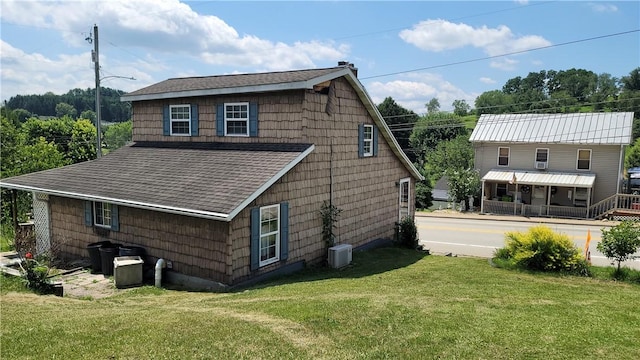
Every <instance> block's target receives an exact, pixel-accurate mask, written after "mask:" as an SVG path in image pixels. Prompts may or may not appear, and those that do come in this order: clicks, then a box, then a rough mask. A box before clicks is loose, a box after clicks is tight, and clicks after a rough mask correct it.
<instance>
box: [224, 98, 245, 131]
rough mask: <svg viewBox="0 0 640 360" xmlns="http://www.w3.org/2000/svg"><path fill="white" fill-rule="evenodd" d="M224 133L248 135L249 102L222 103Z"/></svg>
mask: <svg viewBox="0 0 640 360" xmlns="http://www.w3.org/2000/svg"><path fill="white" fill-rule="evenodd" d="M224 134H225V135H239V136H249V103H230V104H224Z"/></svg>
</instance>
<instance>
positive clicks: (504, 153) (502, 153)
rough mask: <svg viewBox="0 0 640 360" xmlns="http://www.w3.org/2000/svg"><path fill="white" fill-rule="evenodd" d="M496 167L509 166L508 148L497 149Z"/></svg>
mask: <svg viewBox="0 0 640 360" xmlns="http://www.w3.org/2000/svg"><path fill="white" fill-rule="evenodd" d="M498 166H509V148H508V147H499V148H498Z"/></svg>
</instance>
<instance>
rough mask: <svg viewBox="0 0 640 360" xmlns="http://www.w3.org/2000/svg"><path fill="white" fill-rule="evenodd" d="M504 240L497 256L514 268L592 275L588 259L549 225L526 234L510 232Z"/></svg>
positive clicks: (534, 228)
mask: <svg viewBox="0 0 640 360" xmlns="http://www.w3.org/2000/svg"><path fill="white" fill-rule="evenodd" d="M505 237H506V245H505V247H504V248H501V249H498V250H496V252H495V256H496V258H499V259H503V260H506V261H507V263H509V264H510V265H511V266H514V267H516V268H520V269H528V270H537V271H556V272H560V271H562V272H569V273H575V274H580V275H588V273H589V270H588V266H587V262H586V260H585V259H584V257H583V256H582V255H581V254H580V251H579V250H578V249H577V248H576V246H575V245H574V244H573V242H572V241H571V240H570V239H569V237H568V236H567V235H564V234H558V233H555V232H553V230H551V229H550V228H549V227H547V226H544V225H539V226H534V227H532V228H530V229H529V231H527V232H526V233H523V232H517V231H514V232H508V233H506V235H505Z"/></svg>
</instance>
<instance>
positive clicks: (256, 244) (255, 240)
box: [250, 208, 260, 271]
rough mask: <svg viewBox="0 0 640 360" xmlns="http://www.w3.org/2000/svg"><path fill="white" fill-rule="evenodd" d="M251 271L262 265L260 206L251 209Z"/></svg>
mask: <svg viewBox="0 0 640 360" xmlns="http://www.w3.org/2000/svg"><path fill="white" fill-rule="evenodd" d="M250 246H251V249H250V251H251V271H253V270H257V269H258V267H260V208H253V209H251V244H250Z"/></svg>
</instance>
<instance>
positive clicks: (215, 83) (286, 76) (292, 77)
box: [124, 67, 344, 98]
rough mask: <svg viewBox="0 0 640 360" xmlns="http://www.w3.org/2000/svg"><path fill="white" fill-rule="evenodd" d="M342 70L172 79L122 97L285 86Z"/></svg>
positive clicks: (325, 69)
mask: <svg viewBox="0 0 640 360" xmlns="http://www.w3.org/2000/svg"><path fill="white" fill-rule="evenodd" d="M340 70H344V67H333V68H324V69H307V70H294V71H280V72H269V73H254V74H232V75H216V76H202V77H188V78H173V79H167V80H165V81H161V82H159V83H157V84H153V85H151V86H147V87H145V88H142V89H140V90H136V91H133V92H130V93H128V94H126V95H125V96H124V97H125V98H126V97H132V96H139V95H153V94H164V93H176V92H185V91H197V90H212V89H226V88H238V87H245V86H252V87H256V86H262V85H275V84H286V83H293V82H300V81H308V80H312V79H315V78H318V77H321V76H324V75H328V74H331V73H334V72H336V71H340Z"/></svg>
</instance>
